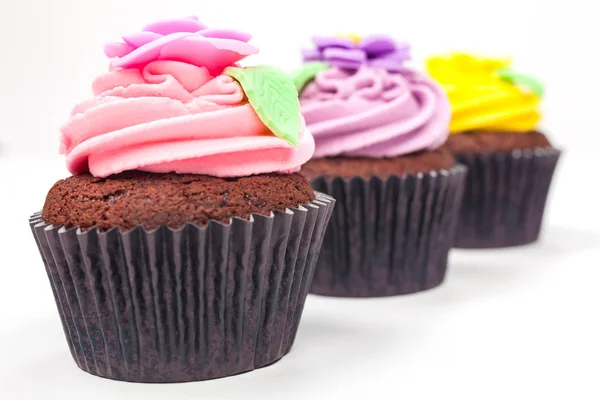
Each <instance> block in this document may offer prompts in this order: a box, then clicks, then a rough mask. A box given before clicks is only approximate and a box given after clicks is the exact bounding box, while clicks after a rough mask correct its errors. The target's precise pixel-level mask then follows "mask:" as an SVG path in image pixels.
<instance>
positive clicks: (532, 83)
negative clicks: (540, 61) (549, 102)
mask: <svg viewBox="0 0 600 400" xmlns="http://www.w3.org/2000/svg"><path fill="white" fill-rule="evenodd" d="M498 76H500V78H501V79H502V80H504V81H506V82H508V83H511V84H513V85H523V86H526V87H527V88H529V90H531V91H532V92H533V93H535V94H536V95H537V96H538V97H542V96H543V95H544V86H543V85H542V83H541V82H540V81H538V80H537V79H535V78H533V77H531V76H527V75H523V74H519V73H517V72H515V71H514V70H512V69H510V68H504V69H501V70H500V71H498Z"/></svg>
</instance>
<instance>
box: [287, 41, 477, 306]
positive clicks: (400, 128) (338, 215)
mask: <svg viewBox="0 0 600 400" xmlns="http://www.w3.org/2000/svg"><path fill="white" fill-rule="evenodd" d="M314 42H315V45H316V48H315V49H312V50H308V51H306V52H305V54H304V55H305V61H306V63H305V65H304V67H303V68H302V69H300V70H299V71H297V72H296V73H295V74H294V75H293V76H294V81H295V83H296V87H297V89H298V91H299V93H300V104H301V108H302V113H303V115H304V117H305V119H306V123H307V126H308V127H309V129H310V131H311V132H312V133H313V135H314V137H315V142H316V150H315V156H314V158H313V159H312V160H311V161H309V162H308V163H306V164H305V165H304V166H303V168H302V171H301V172H302V173H303V174H304V175H305V176H306V177H307V178H309V179H310V181H311V183H312V185H313V188H315V190H318V191H322V192H325V193H328V194H331V195H333V196H334V197H335V198H336V200H337V205H336V209H335V211H334V214H333V216H332V220H331V224H330V226H329V229H328V231H327V232H326V234H325V240H324V246H323V251H322V252H321V257H320V258H319V262H318V265H317V269H316V272H315V277H314V280H313V285H312V288H311V292H312V293H316V294H321V295H328V296H344V297H380V296H394V295H401V294H408V293H414V292H419V291H423V290H427V289H430V288H433V287H435V286H438V285H440V284H441V283H442V282H443V280H444V277H445V273H446V268H447V260H448V251H449V249H450V246H451V244H452V237H453V229H454V226H455V217H456V214H457V212H458V208H457V207H458V206H459V204H460V203H459V201H460V197H461V192H462V188H463V180H464V176H465V169H464V167H461V166H457V165H456V163H455V161H454V159H453V158H452V156H451V154H450V152H449V151H448V149H446V148H445V147H444V146H443V144H444V143H445V141H446V138H447V136H448V125H449V122H450V105H449V103H448V99H447V97H446V95H445V94H444V92H443V91H442V90H441V88H439V87H438V86H437V84H436V83H434V82H433V81H432V80H431V79H429V78H428V77H427V76H425V75H424V74H422V73H419V72H417V71H414V70H411V69H409V68H407V67H406V66H405V61H407V60H408V59H409V47H408V45H406V44H404V43H397V42H395V41H394V40H392V39H391V38H389V37H387V36H384V35H376V36H369V37H365V38H363V39H360V38H356V37H317V38H315V39H314Z"/></svg>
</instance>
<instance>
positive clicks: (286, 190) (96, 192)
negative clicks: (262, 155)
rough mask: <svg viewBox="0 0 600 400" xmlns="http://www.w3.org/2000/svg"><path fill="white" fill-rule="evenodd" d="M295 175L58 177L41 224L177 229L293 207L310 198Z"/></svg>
mask: <svg viewBox="0 0 600 400" xmlns="http://www.w3.org/2000/svg"><path fill="white" fill-rule="evenodd" d="M314 197H315V196H314V193H313V191H312V188H311V187H310V184H309V183H308V181H307V180H306V179H305V178H303V177H302V176H301V175H299V174H291V175H279V174H265V175H256V176H250V177H243V178H231V179H222V178H215V177H211V176H206V175H185V174H174V173H171V174H153V173H146V172H139V171H131V172H124V173H121V174H118V175H113V176H110V177H108V178H104V179H101V178H94V177H93V176H92V175H89V174H83V175H76V176H72V177H69V178H67V179H63V180H60V181H58V182H57V183H56V184H55V185H54V186H53V187H52V189H50V192H49V193H48V196H47V197H46V203H45V205H44V209H43V212H42V218H43V219H44V221H45V222H47V223H50V224H53V225H55V226H61V225H62V226H65V227H66V228H71V227H79V228H81V229H82V230H89V229H92V228H95V227H98V228H100V229H101V230H108V229H111V228H113V227H120V228H122V229H123V230H130V229H132V228H134V227H136V226H138V225H143V226H144V227H145V228H146V229H154V228H157V227H159V226H161V225H167V226H169V227H171V228H180V227H182V226H183V225H184V224H185V223H186V222H190V223H194V224H196V225H198V226H203V225H206V224H207V222H208V221H209V220H211V219H212V220H216V221H220V222H223V223H228V222H229V220H230V218H232V217H240V218H245V219H248V218H249V217H250V214H252V213H256V214H263V215H269V214H270V213H271V212H272V211H276V210H280V211H283V210H285V209H286V208H288V207H290V208H295V207H298V206H299V205H301V204H306V203H308V202H309V201H311V200H313V199H314Z"/></svg>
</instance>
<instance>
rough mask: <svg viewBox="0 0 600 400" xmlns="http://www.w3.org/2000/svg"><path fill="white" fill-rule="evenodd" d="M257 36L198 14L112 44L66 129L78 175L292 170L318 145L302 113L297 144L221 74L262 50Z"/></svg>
mask: <svg viewBox="0 0 600 400" xmlns="http://www.w3.org/2000/svg"><path fill="white" fill-rule="evenodd" d="M249 39H250V35H247V34H244V33H240V32H237V31H233V30H220V29H207V28H206V26H204V25H202V24H201V23H200V22H198V19H197V18H195V17H190V18H182V19H174V20H165V21H159V22H155V23H153V24H150V25H147V26H146V27H145V28H144V29H143V30H142V31H141V32H138V33H136V34H132V35H127V36H124V37H123V42H116V43H110V44H108V45H107V46H106V47H105V52H106V54H107V55H108V56H109V57H117V58H116V59H115V60H113V62H112V64H111V71H110V72H108V73H104V74H102V75H100V76H99V77H97V78H96V79H95V81H94V83H93V92H94V96H95V97H93V98H91V99H89V100H86V101H83V102H81V103H79V104H77V105H76V106H75V108H74V109H73V111H72V113H71V117H70V119H69V120H68V121H67V123H66V124H65V125H64V126H63V127H62V129H61V146H60V152H61V154H65V155H66V156H67V167H68V169H69V171H70V172H71V173H73V174H78V173H83V172H87V171H89V172H90V173H91V174H92V175H94V176H97V177H106V176H108V175H111V174H116V173H119V172H123V171H126V170H143V171H149V172H157V173H162V172H178V173H194V174H207V175H213V176H218V177H236V176H248V175H254V174H261V173H269V172H279V173H291V172H296V171H298V170H299V169H300V167H301V166H302V164H304V163H305V162H306V161H308V160H309V159H310V157H311V156H312V154H313V152H314V147H315V143H314V139H313V137H312V135H311V134H310V133H309V132H308V131H307V130H306V127H305V125H304V120H302V121H301V124H302V126H300V127H299V128H300V130H301V134H300V140H299V144H298V145H297V146H292V145H291V144H290V143H289V142H287V141H286V140H284V139H282V138H279V137H277V136H275V135H274V134H273V132H271V131H270V130H269V129H268V128H267V127H266V126H265V125H264V124H263V122H262V121H261V120H260V118H259V116H258V115H257V114H256V112H255V111H254V109H253V108H252V106H251V105H250V104H249V103H248V100H247V99H246V96H245V94H244V91H243V90H242V87H241V86H240V85H239V84H238V83H237V82H236V81H234V80H233V79H232V78H230V77H228V76H225V75H220V74H221V73H222V72H223V69H224V68H226V67H228V66H233V65H236V64H235V63H237V61H239V60H241V59H243V58H244V57H246V56H247V55H249V54H254V53H256V52H257V51H258V49H257V48H255V47H254V46H252V45H250V44H248V43H247V42H248V40H249Z"/></svg>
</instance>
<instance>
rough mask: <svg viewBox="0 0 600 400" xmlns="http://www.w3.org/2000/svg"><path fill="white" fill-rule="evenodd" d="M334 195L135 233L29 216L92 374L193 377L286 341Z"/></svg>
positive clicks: (253, 362) (255, 362)
mask: <svg viewBox="0 0 600 400" xmlns="http://www.w3.org/2000/svg"><path fill="white" fill-rule="evenodd" d="M334 203H335V201H334V200H333V199H332V198H331V197H329V196H326V195H322V194H320V193H317V197H316V199H315V200H314V201H312V202H310V203H309V204H306V205H302V206H300V207H298V208H295V209H287V210H286V211H285V212H274V213H273V214H272V215H271V216H263V215H257V214H253V215H252V218H251V220H249V221H248V220H243V219H239V218H234V219H232V221H231V222H230V224H227V225H225V224H221V223H219V222H216V221H211V222H209V224H208V225H207V226H206V227H202V228H199V227H197V226H195V225H191V224H187V225H185V226H184V227H183V228H182V229H179V230H174V229H170V228H167V227H160V228H158V229H155V230H152V231H148V230H145V229H144V228H142V227H137V228H135V229H133V230H130V231H128V232H121V231H120V230H119V229H117V228H115V229H112V230H110V231H107V232H100V231H98V230H97V229H94V230H90V231H87V232H81V231H80V230H78V229H68V230H67V229H65V228H64V227H53V226H51V225H48V224H46V223H45V222H44V221H43V220H42V218H41V216H40V214H39V213H38V214H34V215H33V216H32V217H31V219H30V225H31V228H32V231H33V234H34V236H35V239H36V242H37V244H38V247H39V250H40V253H41V255H42V258H43V260H44V264H45V267H46V271H47V273H48V277H49V278H50V283H51V286H52V292H53V293H54V297H55V299H56V304H57V306H58V312H59V314H60V319H61V321H62V324H63V328H64V331H65V336H66V338H67V343H68V344H69V348H70V350H71V354H72V356H73V358H74V360H75V362H76V363H77V365H78V366H79V367H80V368H81V369H83V370H84V371H87V372H89V373H91V374H94V375H98V376H101V377H105V378H111V379H116V380H123V381H132V382H186V381H198V380H204V379H212V378H219V377H225V376H229V375H234V374H239V373H242V372H246V371H251V370H253V369H256V368H261V367H264V366H267V365H269V364H272V363H274V362H275V361H277V360H279V359H281V358H282V357H283V356H284V355H285V354H287V353H288V352H289V351H290V348H291V347H292V344H293V342H294V338H295V336H296V332H297V329H298V324H299V322H300V317H301V315H302V310H303V308H304V302H305V299H306V296H307V294H308V290H309V287H310V282H311V280H312V276H313V272H314V267H315V264H316V261H317V257H318V254H319V249H320V248H321V244H322V241H323V236H324V232H325V228H326V226H327V223H328V221H329V219H330V216H331V213H332V210H333V206H334Z"/></svg>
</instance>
